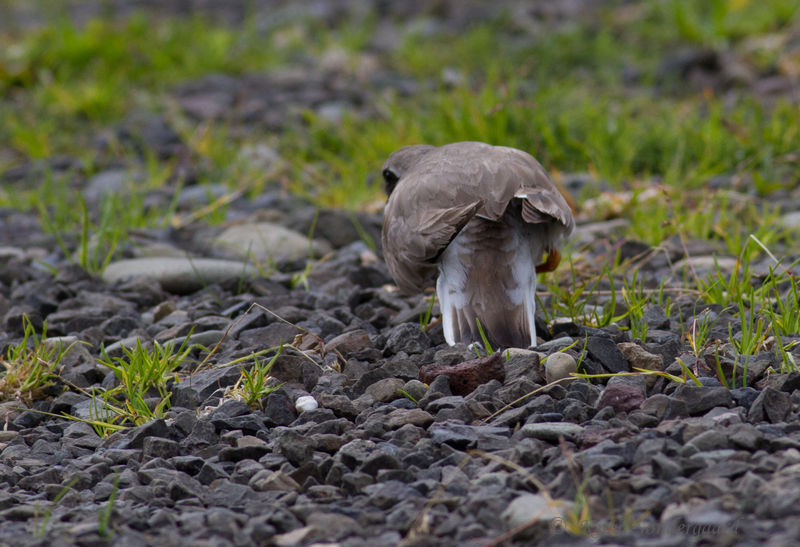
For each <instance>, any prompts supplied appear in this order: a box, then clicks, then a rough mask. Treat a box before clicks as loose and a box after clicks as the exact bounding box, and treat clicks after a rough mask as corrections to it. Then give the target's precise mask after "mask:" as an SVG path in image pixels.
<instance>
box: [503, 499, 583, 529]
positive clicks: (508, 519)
mask: <svg viewBox="0 0 800 547" xmlns="http://www.w3.org/2000/svg"><path fill="white" fill-rule="evenodd" d="M568 509H569V508H568V506H566V505H561V504H555V503H553V502H552V500H550V499H548V498H547V497H546V496H543V495H541V494H522V495H520V496H517V497H516V498H514V499H513V500H512V501H511V503H509V504H508V506H507V507H506V508H505V510H503V512H502V513H501V514H500V518H501V519H502V520H503V521H504V522H505V523H506V526H507V527H508V528H509V529H516V528H519V527H521V526H523V525H525V524H528V523H531V524H535V523H541V525H544V527H545V528H550V526H551V525H552V524H553V523H558V524H561V523H563V522H564V519H565V517H566V512H567V510H568Z"/></svg>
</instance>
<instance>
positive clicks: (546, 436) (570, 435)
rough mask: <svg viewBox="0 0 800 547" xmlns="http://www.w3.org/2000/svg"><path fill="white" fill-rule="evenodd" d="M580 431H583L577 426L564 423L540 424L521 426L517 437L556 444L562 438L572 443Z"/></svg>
mask: <svg viewBox="0 0 800 547" xmlns="http://www.w3.org/2000/svg"><path fill="white" fill-rule="evenodd" d="M581 431H583V427H582V426H580V425H578V424H572V423H566V422H540V423H533V424H526V425H524V426H522V428H521V429H520V430H519V432H518V433H517V435H519V437H520V438H523V439H524V438H526V437H532V438H534V439H541V440H543V441H550V442H558V439H560V438H562V437H563V438H564V439H566V440H568V441H574V440H575V439H577V437H578V435H579V434H580V433H581Z"/></svg>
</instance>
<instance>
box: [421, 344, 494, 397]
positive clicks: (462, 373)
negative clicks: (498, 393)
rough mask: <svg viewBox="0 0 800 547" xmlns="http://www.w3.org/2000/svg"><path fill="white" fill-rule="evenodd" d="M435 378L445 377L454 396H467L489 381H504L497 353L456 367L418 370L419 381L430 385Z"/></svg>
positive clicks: (426, 367) (437, 366) (425, 367)
mask: <svg viewBox="0 0 800 547" xmlns="http://www.w3.org/2000/svg"><path fill="white" fill-rule="evenodd" d="M437 376H446V377H447V379H448V382H449V384H450V389H451V391H452V392H453V393H454V394H456V395H462V396H463V395H469V394H470V393H471V392H472V391H473V390H475V388H476V387H478V386H479V385H481V384H485V383H486V382H489V381H490V380H498V381H500V382H503V381H504V380H505V371H504V369H503V359H502V357H501V355H500V354H499V353H493V354H492V355H488V356H486V357H480V358H478V359H473V360H472V361H466V362H463V363H458V364H457V365H448V366H440V365H436V364H433V365H426V366H424V367H422V368H420V370H419V379H420V380H421V381H423V382H425V383H426V384H430V383H432V382H433V381H434V379H435V378H436V377H437Z"/></svg>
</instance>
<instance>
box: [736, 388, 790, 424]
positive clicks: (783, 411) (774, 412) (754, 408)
mask: <svg viewBox="0 0 800 547" xmlns="http://www.w3.org/2000/svg"><path fill="white" fill-rule="evenodd" d="M791 410H792V402H791V400H790V396H789V394H788V393H786V392H785V391H778V390H777V389H775V388H771V387H767V388H764V390H763V391H762V392H761V393H760V394H759V395H758V397H756V399H755V401H753V404H752V405H751V406H750V411H749V412H748V413H747V419H748V420H749V421H751V422H763V421H769V422H772V423H777V422H782V421H784V420H786V417H787V416H788V415H789V412H790V411H791Z"/></svg>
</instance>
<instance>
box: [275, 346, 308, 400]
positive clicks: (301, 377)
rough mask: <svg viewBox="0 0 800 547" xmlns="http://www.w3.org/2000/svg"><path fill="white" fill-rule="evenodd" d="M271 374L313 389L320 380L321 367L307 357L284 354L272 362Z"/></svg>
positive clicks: (289, 382) (284, 380)
mask: <svg viewBox="0 0 800 547" xmlns="http://www.w3.org/2000/svg"><path fill="white" fill-rule="evenodd" d="M270 376H272V377H273V378H276V379H278V380H280V381H281V382H286V383H288V384H300V385H302V386H303V387H304V388H305V389H306V391H311V390H312V389H314V386H316V385H317V381H319V377H320V369H319V366H317V365H316V364H314V363H312V362H310V361H309V360H308V359H307V358H305V357H299V356H296V355H286V354H282V355H279V356H278V358H277V359H275V362H274V363H273V364H272V369H271V370H270Z"/></svg>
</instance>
